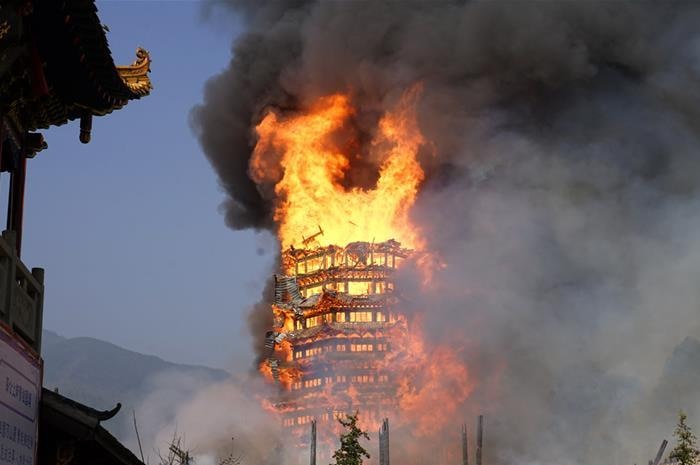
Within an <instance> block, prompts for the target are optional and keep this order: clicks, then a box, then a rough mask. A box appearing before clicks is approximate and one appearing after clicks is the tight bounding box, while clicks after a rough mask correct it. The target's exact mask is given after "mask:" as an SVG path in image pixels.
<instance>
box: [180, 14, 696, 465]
mask: <svg viewBox="0 0 700 465" xmlns="http://www.w3.org/2000/svg"><path fill="white" fill-rule="evenodd" d="M212 11H213V12H215V13H216V14H219V13H221V12H225V11H227V12H229V13H233V14H236V15H239V16H240V17H243V18H244V25H245V28H246V32H244V33H243V34H242V35H241V36H240V37H239V38H237V39H236V40H235V41H234V46H233V55H232V57H231V59H230V62H229V65H228V68H226V70H224V71H223V72H222V73H221V74H219V75H217V76H215V77H214V78H213V79H212V80H211V81H210V82H209V83H208V84H207V87H206V90H205V96H204V101H203V104H202V105H201V106H198V107H197V108H196V109H195V112H194V114H193V118H194V119H193V127H194V129H195V132H196V134H197V135H198V137H199V140H200V143H201V146H202V148H203V149H204V151H205V153H206V155H207V157H208V159H209V160H210V161H211V163H212V166H213V167H214V169H215V171H216V173H217V175H218V177H219V181H220V183H221V185H222V187H223V188H224V189H225V192H226V198H225V200H224V205H223V206H224V212H225V219H226V223H227V224H228V225H229V226H230V227H232V228H233V229H235V230H245V229H249V228H255V229H266V228H272V229H274V224H273V222H272V220H271V218H272V216H271V213H272V208H273V206H274V205H275V203H276V202H277V201H279V199H276V198H275V197H274V191H273V189H272V186H271V185H267V184H257V185H256V184H255V183H254V182H253V181H251V180H250V178H249V177H248V162H249V157H250V154H251V148H252V146H253V144H254V142H255V141H254V137H253V131H252V128H253V127H254V125H255V124H257V123H258V122H259V121H260V118H261V116H262V115H263V113H264V111H266V110H267V109H270V108H274V109H276V110H277V111H279V112H282V113H284V112H289V113H294V112H296V111H303V110H304V109H305V108H307V107H308V106H309V105H311V104H312V103H313V102H314V101H315V100H316V99H317V98H318V97H320V96H323V95H328V94H330V93H335V92H343V93H347V94H348V95H350V97H351V99H352V101H353V102H354V104H355V105H356V108H357V121H356V123H357V127H358V128H359V129H358V130H359V131H360V132H361V133H362V134H363V135H365V136H366V138H367V140H370V139H371V137H370V136H371V134H372V132H373V131H374V129H373V127H374V125H375V124H376V121H377V117H378V115H381V113H382V112H383V111H386V110H387V109H388V108H390V107H391V105H392V104H393V103H394V102H395V101H396V99H397V98H398V96H400V94H401V93H403V92H404V91H405V90H406V89H407V88H409V87H410V86H412V85H414V84H415V83H418V82H420V83H422V84H423V94H422V97H421V101H420V103H419V106H418V118H419V125H420V127H421V130H422V132H423V135H424V137H425V139H426V140H428V141H429V142H430V143H429V147H426V150H425V152H426V153H425V154H423V158H422V161H423V164H424V167H425V170H426V175H427V176H426V181H425V183H424V186H423V189H422V191H421V192H420V194H419V198H418V201H417V204H416V206H415V208H414V209H413V218H414V220H415V223H416V224H418V225H419V226H420V227H422V228H423V231H424V233H425V236H426V238H427V241H428V247H429V248H430V249H431V250H432V251H433V252H435V253H436V254H438V255H439V256H440V257H442V259H444V261H445V263H446V265H447V266H446V268H445V269H444V270H443V271H441V272H439V273H438V274H437V275H436V277H435V285H434V286H433V288H431V289H429V290H422V291H421V292H417V293H415V294H414V295H407V297H410V299H409V301H412V302H415V303H416V308H417V310H416V311H425V312H427V313H428V315H429V317H427V318H426V319H425V320H426V325H427V331H428V335H429V337H430V338H431V340H432V341H433V343H435V344H437V343H440V344H451V345H453V346H455V347H466V349H465V350H463V351H462V353H463V362H464V363H465V365H467V366H468V367H469V369H470V370H471V372H472V375H473V376H474V377H476V384H477V389H476V392H475V393H474V394H473V396H472V398H471V399H470V400H469V401H468V402H467V404H465V406H464V412H465V413H466V412H473V411H477V410H483V411H485V412H486V413H487V414H488V415H489V418H491V425H492V426H491V428H492V429H491V436H490V438H491V443H490V444H491V446H492V447H493V448H496V450H497V452H493V454H494V457H493V460H494V461H495V462H498V463H512V462H525V463H530V462H544V463H609V462H615V463H632V462H633V461H637V462H638V461H640V460H641V461H643V460H645V457H647V456H648V455H650V454H651V453H653V451H652V449H654V446H655V443H656V442H657V439H659V438H661V437H663V436H662V435H664V434H667V432H668V431H670V427H671V425H672V423H673V415H674V413H673V411H668V410H663V411H660V410H659V405H661V404H663V405H664V406H668V405H671V404H673V402H672V401H671V402H668V401H669V399H662V400H660V399H659V398H658V395H657V394H658V392H659V391H658V389H657V386H658V385H659V383H660V381H661V380H660V376H661V372H662V369H663V362H664V360H665V359H666V358H667V357H668V356H669V355H670V354H671V351H672V350H673V348H674V347H675V346H676V345H678V344H680V343H681V342H682V341H683V340H684V339H685V338H686V337H696V338H697V337H700V308H699V304H698V302H700V290H699V289H700V287H698V285H697V281H698V276H699V274H698V273H699V272H700V247H699V246H698V244H699V243H700V242H699V241H698V239H700V222H699V221H698V217H699V215H698V214H699V213H700V181H698V168H700V152H699V150H700V144H699V142H700V91H699V90H698V89H700V33H699V32H698V28H697V24H700V7H698V6H696V5H694V4H690V3H670V4H667V3H651V2H638V3H637V2H636V3H628V2H564V3H554V2H533V3H526V2H364V1H352V2H326V1H296V2H252V1H251V2H247V1H237V2H232V3H227V4H225V5H221V4H217V5H216V6H214V7H213V8H211V9H210V11H209V12H210V13H211V12H212ZM359 170H360V171H366V172H368V173H370V174H371V172H372V171H373V170H376V166H375V165H373V164H372V160H368V161H366V163H363V164H361V166H360V168H359ZM368 177H369V178H371V176H358V177H357V178H358V179H367V178H368ZM365 187H366V186H365ZM369 239H371V238H368V240H369ZM403 278H404V279H405V281H404V286H403V289H406V290H409V289H419V286H411V285H410V284H409V283H411V280H412V279H414V278H413V277H411V276H410V273H406V275H405V276H404V277H403ZM258 308H259V309H260V314H259V318H258V317H257V316H256V314H254V315H253V317H252V318H251V321H252V322H253V323H254V324H253V325H252V327H253V328H254V329H255V330H256V331H259V327H260V324H259V321H263V320H264V318H266V316H265V314H264V313H263V312H264V311H265V307H264V306H259V307H258ZM267 318H269V316H267ZM695 399H696V400H695V402H694V404H693V405H684V406H681V405H677V406H674V407H673V408H674V409H675V408H680V407H684V408H686V409H690V410H693V412H695V411H697V404H698V400H700V399H698V398H697V397H696V398H695ZM438 408H439V407H438ZM699 414H700V412H699ZM496 438H497V439H496ZM652 444H654V445H652Z"/></svg>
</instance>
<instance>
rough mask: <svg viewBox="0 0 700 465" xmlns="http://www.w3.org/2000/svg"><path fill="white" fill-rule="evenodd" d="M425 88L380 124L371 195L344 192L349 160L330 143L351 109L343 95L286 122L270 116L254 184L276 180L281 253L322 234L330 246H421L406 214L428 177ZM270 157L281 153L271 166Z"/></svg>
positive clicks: (254, 163)
mask: <svg viewBox="0 0 700 465" xmlns="http://www.w3.org/2000/svg"><path fill="white" fill-rule="evenodd" d="M419 93H420V86H415V87H414V88H412V89H411V90H410V91H408V92H407V93H405V94H404V96H403V98H402V99H401V100H400V101H399V103H398V105H397V106H396V108H395V109H394V110H393V111H391V112H389V113H387V114H386V115H385V116H384V117H383V118H382V119H381V121H380V122H379V128H378V132H377V134H376V136H375V138H374V140H373V142H372V144H371V145H372V148H371V150H373V151H374V152H376V153H375V155H376V156H377V158H378V159H379V161H380V167H379V178H378V181H377V183H376V187H374V188H373V189H361V188H359V187H354V188H350V189H346V188H345V187H344V186H343V185H342V184H341V181H342V179H343V177H344V175H345V172H346V171H347V170H348V168H349V167H350V159H351V156H350V154H348V153H343V152H342V151H341V150H340V149H339V148H338V147H337V146H335V145H334V144H333V141H332V138H331V136H332V135H333V133H334V131H337V130H339V129H341V128H343V126H345V125H346V124H347V123H348V120H349V118H350V117H351V116H352V115H353V112H354V110H353V107H352V104H351V102H350V100H349V98H348V97H347V96H346V95H340V94H336V95H331V96H328V97H324V98H322V99H320V101H318V102H317V103H316V104H315V105H314V106H313V107H312V108H310V109H309V111H308V112H306V113H303V114H295V115H292V116H286V117H285V116H283V115H281V114H278V113H275V112H269V113H268V114H267V115H266V116H265V117H264V118H263V120H262V122H261V123H260V124H259V125H258V126H257V127H256V131H257V134H258V143H257V145H256V147H255V150H254V152H253V156H252V158H251V162H250V173H251V176H252V177H253V179H254V180H255V181H256V182H269V181H276V185H275V192H276V194H277V195H278V199H279V200H278V202H277V205H276V208H275V213H274V219H275V221H276V222H277V224H278V225H279V239H280V241H281V244H282V248H283V249H286V248H288V247H289V246H291V245H294V244H297V245H298V244H299V242H300V241H301V240H302V238H303V237H304V235H309V233H310V232H311V233H313V232H314V231H315V229H314V228H315V227H316V225H320V226H321V227H322V228H323V240H324V242H326V243H328V244H347V243H350V242H353V241H358V240H365V241H366V240H377V241H384V240H387V239H396V240H398V241H400V242H401V243H402V244H404V245H406V246H408V247H410V248H414V249H415V248H420V247H421V246H422V245H423V240H422V239H421V237H420V232H419V230H418V228H416V227H415V226H414V225H412V224H411V222H410V220H409V211H410V208H411V206H412V205H413V203H414V201H415V198H416V193H417V192H418V186H419V185H420V183H421V181H422V180H423V177H424V173H423V170H422V168H421V166H420V164H419V162H418V159H417V155H418V149H419V147H420V146H421V144H422V143H423V136H422V134H421V132H420V130H419V128H418V125H417V123H416V100H417V98H418V95H419ZM270 151H274V152H277V153H281V154H282V156H281V159H280V160H279V164H277V160H274V161H273V162H270V158H269V157H268V156H267V155H268V154H269V152H270Z"/></svg>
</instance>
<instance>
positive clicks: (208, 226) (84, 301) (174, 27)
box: [3, 0, 273, 369]
mask: <svg viewBox="0 0 700 465" xmlns="http://www.w3.org/2000/svg"><path fill="white" fill-rule="evenodd" d="M97 5H98V8H99V14H100V17H101V19H102V22H103V23H104V24H106V25H107V26H108V27H109V29H110V32H109V33H108V39H109V42H110V46H111V49H112V54H113V56H114V58H115V61H116V62H117V63H118V64H128V63H131V61H133V59H134V52H135V49H136V47H137V46H143V47H145V48H146V49H148V50H149V51H150V53H151V56H152V59H153V64H152V67H151V68H152V73H151V79H152V81H153V83H154V87H155V88H154V90H153V92H152V94H151V95H150V96H149V97H147V98H145V99H142V100H140V101H134V102H131V103H130V104H129V105H128V106H127V107H125V108H124V109H122V110H120V111H117V112H115V113H112V114H111V115H108V116H106V117H102V118H96V119H95V120H94V122H93V131H92V141H91V142H90V143H89V144H87V145H83V144H81V143H80V142H79V140H78V123H77V122H72V123H69V124H67V125H64V126H61V127H58V128H52V129H51V130H48V131H45V132H44V134H45V137H46V139H47V141H48V144H49V148H48V150H45V151H44V152H41V153H40V154H39V155H38V156H37V157H36V158H35V159H34V160H31V161H30V162H29V169H28V170H29V171H28V180H27V194H26V200H25V201H26V210H25V231H26V232H25V239H24V245H23V260H24V262H25V263H27V265H28V266H42V267H44V268H46V299H45V304H44V327H45V328H48V329H52V330H55V331H56V332H58V333H59V334H62V335H64V336H69V337H73V336H92V337H97V338H100V339H105V340H107V341H110V342H113V343H115V344H119V345H121V346H124V347H126V348H129V349H133V350H137V351H140V352H145V353H152V354H155V355H158V356H161V357H163V358H166V359H168V360H172V361H177V362H185V363H201V364H207V365H212V366H220V367H226V368H229V369H245V368H247V367H248V365H249V364H250V361H251V351H250V349H249V346H250V339H249V336H248V332H247V328H246V320H245V314H246V312H247V308H248V306H249V305H250V304H251V303H252V302H254V301H255V300H256V298H257V297H258V296H259V294H260V289H261V288H262V284H263V279H264V278H265V277H266V275H267V274H268V273H269V271H270V267H271V263H272V255H271V251H272V248H273V245H272V243H271V240H270V239H269V237H265V235H256V234H255V233H252V232H235V231H232V230H229V229H227V228H226V227H225V225H224V223H223V217H222V216H221V215H220V214H219V212H218V205H219V203H220V202H221V200H222V198H223V194H222V192H221V191H220V189H219V187H218V185H217V182H216V178H215V176H214V173H213V171H212V169H211V168H210V166H209V164H208V162H207V160H206V159H205V157H204V155H203V154H202V151H201V149H200V147H199V145H198V143H197V141H196V140H195V138H194V136H193V134H192V132H191V130H190V127H189V124H188V118H189V111H190V109H191V108H192V106H193V105H195V104H197V103H198V102H199V101H200V100H201V96H202V90H203V86H204V83H205V81H206V79H207V78H208V77H210V76H212V75H214V74H215V73H217V72H219V71H220V70H222V69H223V67H224V66H225V65H226V64H227V62H228V60H229V58H230V48H231V40H232V38H233V37H234V35H235V34H237V33H238V32H239V26H238V25H237V24H236V21H235V20H234V18H214V20H213V21H212V20H210V21H205V20H204V19H203V18H202V17H201V14H200V8H201V5H200V4H199V3H198V2H176V1H169V2H160V1H115V0H112V1H98V2H97ZM3 184H4V187H5V189H6V182H5V183H3ZM261 249H265V250H267V252H265V253H261Z"/></svg>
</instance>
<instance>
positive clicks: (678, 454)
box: [668, 410, 700, 465]
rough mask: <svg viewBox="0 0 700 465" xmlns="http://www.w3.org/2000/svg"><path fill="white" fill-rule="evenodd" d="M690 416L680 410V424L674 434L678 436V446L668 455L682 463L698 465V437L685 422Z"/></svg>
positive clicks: (699, 454)
mask: <svg viewBox="0 0 700 465" xmlns="http://www.w3.org/2000/svg"><path fill="white" fill-rule="evenodd" d="M687 418H688V416H687V415H686V414H685V413H684V412H683V411H682V410H681V411H680V412H678V425H676V431H674V433H673V435H674V436H675V437H676V440H677V443H676V447H675V448H674V449H673V450H672V451H671V454H670V455H669V456H668V457H669V458H670V459H671V460H673V461H677V462H679V463H680V464H681V465H696V464H697V463H698V458H699V457H700V451H698V448H697V447H696V445H695V442H696V440H697V438H696V437H695V435H694V434H693V430H691V429H690V426H688V425H687V424H686V423H685V420H686V419H687Z"/></svg>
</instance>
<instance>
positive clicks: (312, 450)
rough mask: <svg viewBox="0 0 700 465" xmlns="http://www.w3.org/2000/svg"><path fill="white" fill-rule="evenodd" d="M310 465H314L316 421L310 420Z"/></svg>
mask: <svg viewBox="0 0 700 465" xmlns="http://www.w3.org/2000/svg"><path fill="white" fill-rule="evenodd" d="M310 449H311V450H310V453H311V457H310V461H309V463H310V465H316V419H313V420H311V445H310Z"/></svg>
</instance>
